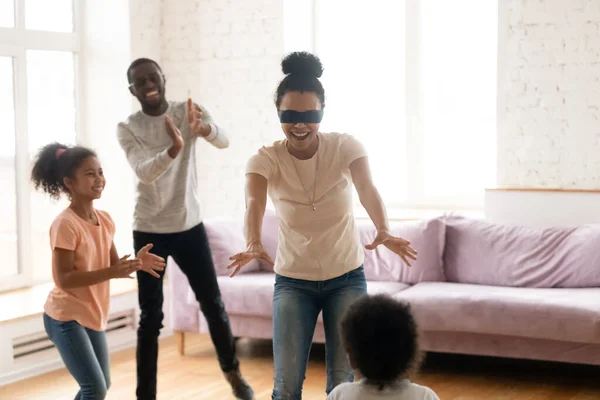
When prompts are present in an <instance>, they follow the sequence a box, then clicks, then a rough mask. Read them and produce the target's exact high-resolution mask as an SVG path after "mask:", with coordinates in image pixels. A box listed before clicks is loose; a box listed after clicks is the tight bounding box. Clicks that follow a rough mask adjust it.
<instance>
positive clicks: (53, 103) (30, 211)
mask: <svg viewBox="0 0 600 400" xmlns="http://www.w3.org/2000/svg"><path fill="white" fill-rule="evenodd" d="M74 3H75V4H74ZM77 15H78V13H77V8H76V2H73V1H72V0H53V1H47V0H0V132H1V134H2V139H3V141H2V146H0V175H1V176H2V183H3V190H2V193H1V194H0V200H1V202H0V209H1V210H0V218H1V220H2V224H1V225H0V251H2V254H3V255H4V262H3V263H2V267H1V268H0V291H1V290H7V289H11V288H16V287H21V286H28V285H31V284H34V283H36V282H40V281H47V280H49V279H50V278H51V271H52V270H51V265H50V260H51V254H50V247H49V239H48V230H49V227H50V224H51V223H52V220H53V219H54V217H55V216H56V215H57V214H58V213H59V212H60V211H61V209H62V208H64V207H65V205H66V202H65V201H64V200H63V201H60V202H53V201H51V200H49V199H48V197H46V196H43V195H41V194H38V193H36V192H34V190H33V187H32V185H31V183H30V181H29V174H30V170H31V163H32V160H33V158H34V157H35V155H36V153H37V151H38V150H39V148H40V147H42V146H44V145H45V144H47V143H50V142H52V141H59V142H62V143H65V144H68V145H73V144H75V143H77V132H78V129H77V127H78V125H79V124H78V115H79V114H78V112H77V110H78V108H79V107H78V76H77V66H78V54H79V46H80V45H79V42H80V40H79V34H78V29H77V28H78V24H77V22H78V18H77Z"/></svg>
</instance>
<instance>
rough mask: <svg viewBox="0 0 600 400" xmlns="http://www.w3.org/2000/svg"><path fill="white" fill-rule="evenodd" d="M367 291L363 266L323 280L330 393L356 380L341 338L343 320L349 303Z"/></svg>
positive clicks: (328, 388) (327, 388)
mask: <svg viewBox="0 0 600 400" xmlns="http://www.w3.org/2000/svg"><path fill="white" fill-rule="evenodd" d="M366 293H367V280H366V278H365V273H364V269H363V267H362V266H361V267H359V268H357V269H355V270H353V271H350V272H348V273H346V274H344V275H342V276H340V277H337V278H334V279H330V280H327V281H325V282H323V326H324V328H325V352H326V362H327V387H326V392H327V394H329V393H330V392H331V391H332V390H333V389H334V388H335V387H336V386H337V385H339V384H340V383H343V382H352V381H354V371H353V370H352V367H351V366H350V362H349V361H348V357H347V354H346V350H345V349H344V345H343V343H342V340H341V335H340V322H341V319H342V317H343V316H344V313H345V312H346V309H347V308H348V306H349V305H350V304H352V303H353V302H354V301H356V300H357V299H358V298H359V297H361V296H363V295H365V294H366Z"/></svg>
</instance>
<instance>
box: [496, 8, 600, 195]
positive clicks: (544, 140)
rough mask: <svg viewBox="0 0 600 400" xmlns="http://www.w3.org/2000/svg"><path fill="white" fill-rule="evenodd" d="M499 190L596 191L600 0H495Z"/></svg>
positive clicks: (599, 128)
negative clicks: (499, 14)
mask: <svg viewBox="0 0 600 400" xmlns="http://www.w3.org/2000/svg"><path fill="white" fill-rule="evenodd" d="M499 2H500V7H501V9H502V10H503V12H504V15H503V19H504V20H501V23H502V24H503V25H504V26H503V28H504V32H503V35H504V36H503V38H504V42H503V43H502V46H501V48H500V53H499V57H500V60H501V71H503V73H502V74H501V76H500V85H501V86H500V93H499V100H500V102H501V109H500V112H499V120H500V121H499V122H500V124H499V132H498V184H499V185H501V186H524V187H558V188H598V187H599V186H600V157H599V156H598V154H600V124H599V122H598V118H599V117H600V32H599V25H600V1H598V0H568V1H567V0H499Z"/></svg>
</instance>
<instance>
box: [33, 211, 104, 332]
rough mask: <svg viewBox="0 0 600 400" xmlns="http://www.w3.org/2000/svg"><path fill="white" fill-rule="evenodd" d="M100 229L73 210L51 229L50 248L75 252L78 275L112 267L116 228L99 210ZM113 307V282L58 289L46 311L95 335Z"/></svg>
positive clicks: (101, 327)
mask: <svg viewBox="0 0 600 400" xmlns="http://www.w3.org/2000/svg"><path fill="white" fill-rule="evenodd" d="M96 216H97V217H98V225H92V224H91V223H89V222H87V221H85V220H83V219H82V218H80V217H79V216H78V215H77V214H76V213H75V212H74V211H73V210H72V209H70V208H67V209H66V210H64V211H63V212H62V213H60V214H59V215H58V216H57V217H56V219H55V220H54V222H53V223H52V226H51V227H50V246H51V248H52V251H54V249H56V248H60V249H65V250H71V251H74V252H75V260H74V263H75V270H76V271H95V270H98V269H101V268H108V267H110V249H111V247H112V243H113V238H114V235H115V224H114V222H113V220H112V218H111V217H110V215H109V214H108V213H106V212H104V211H100V210H96ZM56 267H57V266H56V260H55V259H54V257H52V271H53V272H52V277H53V279H54V282H55V284H56V282H57V279H56ZM109 303H110V281H108V280H107V281H104V282H101V283H98V284H96V285H92V286H86V287H78V288H73V289H61V288H59V287H58V285H57V284H56V286H55V287H54V289H52V291H51V292H50V294H49V295H48V299H47V300H46V304H45V306H44V311H45V312H46V314H48V315H49V316H50V317H51V318H53V319H56V320H58V321H73V320H74V321H77V322H78V323H79V324H81V325H83V326H85V327H86V328H90V329H93V330H96V331H102V330H104V329H106V321H107V319H108V308H109Z"/></svg>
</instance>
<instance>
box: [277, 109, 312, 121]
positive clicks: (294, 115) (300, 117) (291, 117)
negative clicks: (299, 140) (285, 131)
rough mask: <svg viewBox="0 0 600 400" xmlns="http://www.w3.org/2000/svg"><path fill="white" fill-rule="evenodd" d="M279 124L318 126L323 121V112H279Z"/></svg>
mask: <svg viewBox="0 0 600 400" xmlns="http://www.w3.org/2000/svg"><path fill="white" fill-rule="evenodd" d="M278 114H279V122H281V123H282V124H298V123H303V124H318V123H320V122H321V120H322V119H323V110H322V109H321V110H310V111H302V112H300V111H293V110H285V111H279V112H278Z"/></svg>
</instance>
